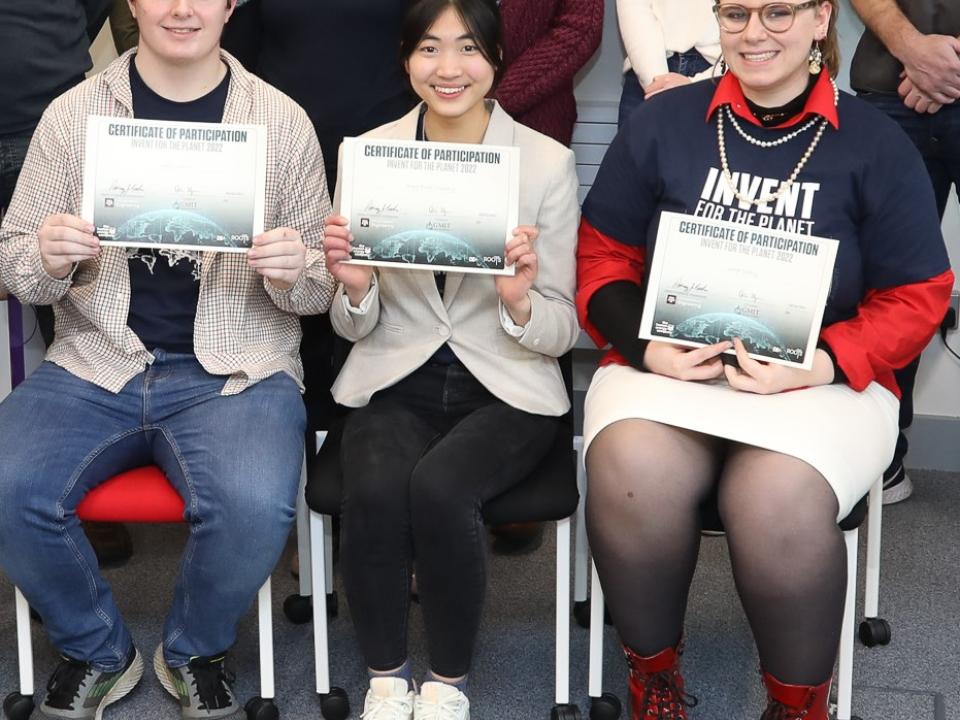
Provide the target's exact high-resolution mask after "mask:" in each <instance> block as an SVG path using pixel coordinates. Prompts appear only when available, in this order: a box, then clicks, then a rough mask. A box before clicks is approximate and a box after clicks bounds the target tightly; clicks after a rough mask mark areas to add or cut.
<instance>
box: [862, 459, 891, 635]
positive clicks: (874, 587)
mask: <svg viewBox="0 0 960 720" xmlns="http://www.w3.org/2000/svg"><path fill="white" fill-rule="evenodd" d="M867 507H868V513H867V571H866V580H865V582H864V586H865V587H864V602H863V615H864V620H863V622H862V623H860V640H861V642H862V643H863V644H864V645H866V646H867V647H874V646H876V645H886V644H887V643H889V642H890V623H888V622H887V621H886V620H884V619H883V618H881V617H880V616H879V612H878V611H879V606H880V539H881V533H882V527H883V523H882V519H883V478H882V477H881V478H878V479H877V481H876V482H875V483H874V484H873V486H872V487H871V488H870V500H869V503H868V506H867Z"/></svg>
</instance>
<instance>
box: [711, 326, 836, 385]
mask: <svg viewBox="0 0 960 720" xmlns="http://www.w3.org/2000/svg"><path fill="white" fill-rule="evenodd" d="M733 343H734V348H735V349H736V351H737V362H738V363H739V365H740V367H739V368H736V367H734V366H733V365H724V367H723V371H724V373H725V374H726V376H727V382H728V383H730V387H732V388H734V389H736V390H743V391H744V392H752V393H757V394H758V395H773V394H774V393H779V392H783V391H784V390H793V389H795V388H801V387H813V386H815V385H829V384H830V383H832V382H833V372H834V371H833V360H831V359H830V356H829V355H828V354H827V353H826V352H824V351H823V350H817V352H816V354H815V355H814V358H813V368H812V369H811V370H801V369H800V368H792V367H787V366H786V365H778V364H774V363H765V362H760V361H759V360H754V359H753V358H752V357H750V356H749V355H747V349H746V347H744V345H743V341H741V340H740V338H736V339H735V340H734V341H733Z"/></svg>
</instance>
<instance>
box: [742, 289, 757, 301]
mask: <svg viewBox="0 0 960 720" xmlns="http://www.w3.org/2000/svg"><path fill="white" fill-rule="evenodd" d="M737 297H738V298H740V299H741V300H749V301H750V302H760V296H759V295H757V294H756V293H755V292H751V291H749V290H739V291H738V292H737Z"/></svg>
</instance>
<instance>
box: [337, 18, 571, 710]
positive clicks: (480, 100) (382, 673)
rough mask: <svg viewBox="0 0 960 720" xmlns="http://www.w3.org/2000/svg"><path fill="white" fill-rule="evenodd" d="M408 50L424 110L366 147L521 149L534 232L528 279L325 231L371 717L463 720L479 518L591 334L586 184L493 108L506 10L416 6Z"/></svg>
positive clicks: (536, 448) (535, 449)
mask: <svg viewBox="0 0 960 720" xmlns="http://www.w3.org/2000/svg"><path fill="white" fill-rule="evenodd" d="M401 37H402V40H401V44H400V46H401V54H402V57H403V58H404V60H405V63H406V69H407V71H408V73H409V76H410V84H411V85H412V87H413V89H414V91H415V92H416V93H417V95H418V96H419V97H420V98H421V99H422V101H423V102H422V103H421V104H420V106H419V107H417V108H415V109H414V110H412V111H411V112H409V113H408V114H406V115H404V116H403V117H402V118H400V119H399V120H397V121H395V122H393V123H390V124H387V125H385V126H383V127H380V128H377V129H376V130H374V131H372V132H370V133H368V134H367V137H375V138H398V139H409V140H413V139H418V138H419V139H423V140H427V139H429V140H432V141H444V142H469V143H485V144H491V145H515V146H518V147H519V148H520V151H521V157H522V158H523V160H522V164H521V167H520V213H519V219H520V223H521V225H520V227H518V228H517V229H516V230H514V235H513V239H512V240H510V241H509V242H508V243H507V253H506V254H507V263H508V264H512V265H515V267H516V274H515V275H514V276H497V277H491V276H489V275H482V274H465V273H456V272H446V273H437V274H435V273H433V272H431V271H429V270H410V269H400V268H398V269H394V268H378V269H377V270H376V271H375V272H374V270H373V269H372V268H370V267H366V266H357V265H350V264H344V263H343V262H342V261H343V260H344V259H346V258H347V256H348V253H349V249H350V238H351V235H350V231H349V228H348V227H347V226H346V223H347V221H346V219H344V218H342V217H339V216H333V217H332V218H331V219H330V221H329V222H328V224H327V228H326V235H325V239H324V249H325V252H326V258H327V265H328V267H329V268H330V272H331V273H332V274H333V275H334V277H336V278H337V280H339V282H340V287H339V291H338V296H337V297H336V298H335V299H334V302H333V305H332V306H331V307H332V309H331V312H332V315H331V319H332V321H333V325H334V328H335V329H336V330H337V332H338V333H340V334H341V335H343V336H344V337H346V338H347V339H348V340H351V341H353V342H354V346H353V349H352V350H351V352H350V355H349V357H348V358H347V361H346V364H345V365H344V368H343V370H342V371H341V373H340V375H339V377H338V378H337V381H336V383H335V384H334V388H333V393H334V397H335V398H336V399H337V401H338V402H340V403H342V404H343V405H346V406H349V407H353V408H357V409H356V410H354V411H352V412H351V413H350V414H349V415H348V416H347V421H346V425H345V427H344V432H343V439H342V442H341V448H340V450H341V458H342V467H343V493H344V497H343V512H342V533H343V539H342V545H341V551H340V561H341V568H342V572H343V578H344V582H345V585H346V589H347V596H348V599H349V602H350V610H351V614H352V616H353V620H354V625H355V627H356V631H357V636H358V639H359V641H360V646H361V650H362V652H363V655H364V658H365V660H366V663H367V665H368V667H369V668H370V673H371V684H370V690H369V692H368V693H367V698H366V702H365V706H364V717H375V718H378V720H380V719H382V720H408V719H409V718H410V717H411V716H415V717H417V718H421V717H423V718H429V717H442V718H445V719H447V720H466V718H468V717H469V701H468V700H467V697H466V694H465V691H466V683H467V673H468V671H469V669H470V663H471V659H472V656H473V648H474V643H475V639H476V636H477V632H478V629H479V624H480V617H481V611H482V607H483V596H484V590H485V586H486V580H485V552H486V546H485V542H484V540H483V538H484V537H485V533H484V531H483V521H482V519H481V517H480V513H479V508H480V506H481V505H482V504H483V502H484V501H486V500H488V499H490V498H492V497H494V496H496V495H499V494H500V493H502V492H504V491H505V490H507V489H509V488H510V487H512V486H513V485H515V484H517V483H518V482H520V481H521V480H522V479H523V478H524V477H525V476H526V475H527V474H529V472H530V471H531V470H532V469H533V468H534V467H536V466H537V464H538V463H539V462H540V460H541V459H542V457H543V456H544V455H545V454H546V453H547V452H548V451H549V449H550V448H551V447H552V446H553V443H554V437H555V434H556V432H557V429H558V427H559V425H560V422H559V419H558V418H559V416H561V415H563V414H564V413H565V412H566V411H567V410H568V408H569V399H568V397H567V393H566V389H565V387H564V384H563V379H562V376H561V373H560V369H559V365H558V363H557V360H556V358H557V357H559V356H560V355H562V354H564V353H565V352H567V351H568V350H569V349H570V348H571V347H573V344H574V342H575V341H576V338H577V335H578V327H577V321H576V312H575V309H574V306H573V292H574V282H575V278H574V247H575V243H576V222H577V215H578V209H577V179H576V174H575V171H574V158H573V153H572V152H570V151H569V150H568V149H566V148H564V147H563V146H561V145H560V144H558V143H556V142H555V141H553V140H551V139H550V138H547V137H545V136H543V135H541V134H539V133H537V132H535V131H533V130H530V129H529V128H526V127H524V126H523V125H520V124H519V123H516V122H515V121H514V120H512V119H511V118H510V117H509V116H508V115H507V114H506V113H505V112H504V110H503V109H502V108H501V107H500V106H499V105H498V104H497V103H496V102H494V101H490V100H487V99H486V96H487V95H488V93H489V92H490V90H491V89H492V88H493V86H494V83H495V79H496V76H497V74H498V72H499V70H500V67H501V64H502V60H501V57H502V56H501V49H502V43H501V30H500V22H499V14H498V11H497V6H496V4H495V3H494V2H493V0H419V1H418V2H416V3H414V4H413V5H412V6H411V8H410V10H409V12H408V14H407V16H406V19H405V21H404V25H403V32H402V36H401ZM334 204H335V205H336V206H337V207H339V200H338V199H335V203H334ZM384 357H389V358H390V359H391V361H390V363H384V362H383V358H384ZM490 447H496V448H497V452H495V453H491V452H489V450H488V449H489V448H490ZM414 562H415V563H416V569H417V582H418V587H419V594H420V603H421V607H422V609H423V617H424V623H425V626H426V633H427V645H428V650H429V668H430V673H429V674H428V676H427V681H426V682H424V683H423V685H422V686H421V690H420V694H419V695H414V693H413V691H412V690H411V686H410V684H409V683H410V679H411V675H412V671H411V666H410V659H409V656H408V648H407V615H408V612H409V603H410V595H409V583H410V575H411V572H412V569H413V565H414Z"/></svg>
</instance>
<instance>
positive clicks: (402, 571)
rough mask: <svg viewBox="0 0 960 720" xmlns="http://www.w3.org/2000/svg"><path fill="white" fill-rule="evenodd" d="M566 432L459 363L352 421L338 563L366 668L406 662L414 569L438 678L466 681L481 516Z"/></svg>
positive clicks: (430, 373)
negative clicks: (503, 395)
mask: <svg viewBox="0 0 960 720" xmlns="http://www.w3.org/2000/svg"><path fill="white" fill-rule="evenodd" d="M504 372H509V369H508V368H504ZM559 425H560V422H559V419H558V418H554V417H546V416H543V415H533V414H531V413H527V412H523V411H522V410H518V409H516V408H513V407H511V406H510V405H507V404H506V403H504V402H502V401H501V400H498V399H497V398H496V397H494V396H493V395H491V394H490V393H489V392H488V391H487V390H486V388H484V387H483V385H481V384H480V383H479V382H478V381H477V380H476V379H475V378H474V377H473V376H472V375H471V374H470V373H469V371H467V370H466V368H464V367H463V365H461V364H459V363H454V364H452V365H444V364H433V363H428V364H427V365H424V366H423V367H421V368H420V369H419V370H417V371H416V372H414V373H413V374H412V375H410V376H408V377H407V378H405V379H404V380H402V381H400V382H399V383H397V384H396V385H394V386H393V387H390V388H387V389H385V390H382V391H381V392H378V393H377V394H376V395H374V397H373V398H372V399H371V401H370V403H369V404H368V405H367V406H366V407H363V408H360V409H358V410H355V411H353V412H352V413H351V414H350V415H349V416H348V418H347V422H346V425H345V427H344V432H343V440H342V442H341V448H340V452H341V464H342V467H343V507H342V517H341V532H342V533H343V536H342V538H341V547H340V563H341V568H342V572H343V578H344V583H345V586H346V591H347V599H348V601H349V603H350V613H351V615H352V617H353V621H354V625H355V627H356V631H357V637H358V639H359V642H360V647H361V650H362V651H363V654H364V658H365V659H366V662H367V665H368V666H369V667H371V668H373V669H374V670H381V671H386V670H392V669H394V668H397V667H399V666H400V665H402V664H403V663H404V662H405V661H406V659H407V616H408V614H409V605H410V577H411V572H412V570H413V563H414V560H415V562H416V571H417V588H418V591H419V595H420V604H421V607H422V608H423V620H424V625H425V628H426V634H427V645H428V649H429V653H430V668H431V670H433V671H434V672H435V673H437V674H439V675H441V676H444V677H459V676H461V675H465V674H466V673H467V672H468V671H469V669H470V660H471V658H472V655H473V646H474V641H475V639H476V636H477V631H478V629H479V625H480V616H481V611H482V608H483V601H484V591H485V588H486V553H487V540H486V532H485V528H484V525H483V519H482V517H481V515H480V508H481V506H482V505H483V503H484V502H485V501H486V500H488V499H490V498H493V497H496V496H497V495H499V494H501V493H503V492H505V491H506V490H508V489H509V488H511V487H513V486H514V485H516V484H517V483H518V482H520V481H521V480H523V478H524V477H526V476H527V475H528V474H529V473H530V472H531V471H532V470H533V469H534V468H535V467H536V466H537V465H538V464H539V463H540V461H541V460H542V459H543V457H544V455H545V454H546V453H547V452H548V451H549V449H550V448H551V447H552V446H553V443H554V439H555V435H556V432H557V428H558V427H559Z"/></svg>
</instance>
